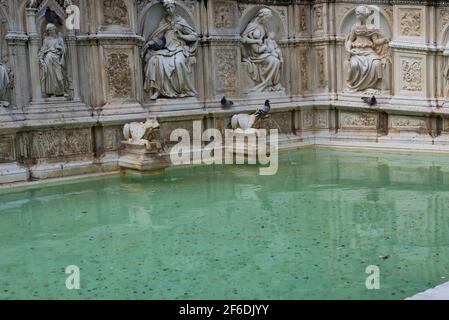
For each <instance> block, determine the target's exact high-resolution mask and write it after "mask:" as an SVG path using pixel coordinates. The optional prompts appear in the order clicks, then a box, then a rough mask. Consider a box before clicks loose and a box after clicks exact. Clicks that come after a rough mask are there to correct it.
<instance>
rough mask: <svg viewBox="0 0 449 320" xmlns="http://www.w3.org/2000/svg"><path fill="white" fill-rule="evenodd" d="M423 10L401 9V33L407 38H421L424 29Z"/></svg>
mask: <svg viewBox="0 0 449 320" xmlns="http://www.w3.org/2000/svg"><path fill="white" fill-rule="evenodd" d="M422 20H423V12H422V10H421V9H414V8H399V32H400V34H401V35H402V36H406V37H419V36H421V35H422V29H423V24H422Z"/></svg>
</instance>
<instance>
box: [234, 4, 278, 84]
mask: <svg viewBox="0 0 449 320" xmlns="http://www.w3.org/2000/svg"><path fill="white" fill-rule="evenodd" d="M272 17H273V14H272V12H271V10H270V9H268V8H262V9H260V10H259V12H258V13H257V15H256V17H255V18H254V19H253V20H252V21H251V22H250V23H249V24H248V26H247V27H246V29H245V31H244V32H243V34H242V42H243V44H244V57H243V62H244V63H245V65H246V66H247V68H248V72H249V76H250V77H251V79H252V80H253V81H254V82H255V83H256V85H255V87H254V88H253V89H251V91H254V92H264V91H271V92H273V91H281V90H283V88H282V85H281V67H282V64H283V58H282V52H281V49H280V48H279V47H278V44H277V43H276V40H275V39H274V38H275V34H274V33H273V32H270V31H269V30H267V28H266V23H267V22H268V21H269V20H270V19H271V18H272Z"/></svg>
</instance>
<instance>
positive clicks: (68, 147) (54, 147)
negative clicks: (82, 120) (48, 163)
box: [25, 128, 92, 159]
mask: <svg viewBox="0 0 449 320" xmlns="http://www.w3.org/2000/svg"><path fill="white" fill-rule="evenodd" d="M25 140H26V141H27V144H28V146H29V151H30V157H31V158H34V159H45V158H57V157H61V156H72V155H83V154H89V153H91V152H92V131H91V129H90V128H83V129H69V130H62V129H61V130H45V131H35V132H29V133H27V134H26V135H25Z"/></svg>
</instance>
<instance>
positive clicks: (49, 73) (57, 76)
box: [39, 23, 67, 96]
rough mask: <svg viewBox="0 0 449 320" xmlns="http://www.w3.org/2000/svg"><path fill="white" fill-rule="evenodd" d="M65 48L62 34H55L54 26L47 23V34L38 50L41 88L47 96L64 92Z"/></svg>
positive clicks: (59, 94) (61, 94)
mask: <svg viewBox="0 0 449 320" xmlns="http://www.w3.org/2000/svg"><path fill="white" fill-rule="evenodd" d="M66 50H67V49H66V46H65V44H64V40H63V38H62V36H61V35H56V26H55V25H54V24H52V23H49V24H48V25H47V36H46V37H45V39H44V43H43V45H42V48H41V50H40V51H39V62H40V66H41V71H42V73H41V82H42V90H43V92H44V93H45V94H46V95H48V96H63V95H64V94H65V93H66V75H65V70H64V65H65V62H64V61H65V55H66Z"/></svg>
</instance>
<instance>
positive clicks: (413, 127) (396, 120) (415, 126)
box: [389, 115, 427, 131]
mask: <svg viewBox="0 0 449 320" xmlns="http://www.w3.org/2000/svg"><path fill="white" fill-rule="evenodd" d="M389 118H390V128H392V129H396V130H398V131H427V120H426V118H420V117H408V116H396V115H391V116H390V117H389Z"/></svg>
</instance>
